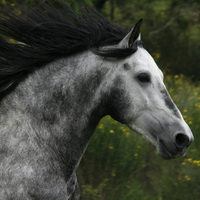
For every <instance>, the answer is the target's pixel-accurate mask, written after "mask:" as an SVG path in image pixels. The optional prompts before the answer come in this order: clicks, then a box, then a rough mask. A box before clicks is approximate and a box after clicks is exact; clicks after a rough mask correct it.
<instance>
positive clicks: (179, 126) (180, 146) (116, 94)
mask: <svg viewBox="0 0 200 200" xmlns="http://www.w3.org/2000/svg"><path fill="white" fill-rule="evenodd" d="M141 22H142V20H140V21H138V22H137V23H136V25H135V26H134V27H133V28H132V30H131V31H130V32H129V33H128V34H127V35H126V36H125V37H124V39H122V40H121V41H120V42H119V44H118V45H116V46H115V48H116V49H120V48H121V49H131V48H132V49H135V52H134V53H133V54H132V55H131V56H128V57H126V58H125V59H119V60H118V62H116V64H115V66H114V68H115V70H114V72H113V75H112V77H113V79H112V84H111V86H110V91H109V95H108V97H107V101H106V103H107V109H108V113H109V114H110V115H111V116H112V117H113V118H114V119H116V120H118V121H119V122H121V123H124V124H126V125H127V126H128V127H130V129H132V130H134V131H136V132H137V133H139V134H141V135H142V136H143V137H144V138H146V139H147V140H149V141H150V142H151V143H153V144H154V145H155V146H156V147H157V149H158V153H159V155H160V156H161V157H163V158H164V159H171V158H175V157H179V156H183V155H184V154H185V151H186V148H187V147H188V146H189V145H190V143H191V142H192V141H193V135H192V132H191V130H190V128H189V126H188V125H187V124H186V122H185V121H184V119H183V117H182V115H181V113H180V111H179V110H178V108H177V106H176V105H175V104H174V102H173V100H172V99H171V97H170V95H169V93H168V91H167V89H166V87H165V85H164V83H163V73H162V72H161V70H160V69H159V68H158V66H157V65H156V63H155V61H154V60H153V58H152V57H151V55H150V54H149V53H148V52H147V51H146V50H145V49H144V48H143V46H142V42H141V39H140V30H139V29H140V25H141Z"/></svg>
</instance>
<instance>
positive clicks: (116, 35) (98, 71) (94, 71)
mask: <svg viewBox="0 0 200 200" xmlns="http://www.w3.org/2000/svg"><path fill="white" fill-rule="evenodd" d="M8 9H9V8H6V9H3V10H1V17H0V93H1V98H0V199H2V200H11V199H15V200H33V199H34V200H79V199H80V192H79V186H78V183H77V177H76V169H77V167H78V166H79V163H80V161H81V158H82V156H83V154H84V152H85V150H86V148H87V145H88V143H89V141H90V138H91V136H92V134H93V132H94V130H95V128H96V126H97V125H98V123H99V121H100V119H101V118H103V117H104V116H106V115H110V116H111V117H112V118H113V119H115V120H117V121H118V122H120V123H123V124H126V125H127V126H128V127H129V128H130V129H131V130H133V131H135V132H137V133H139V134H141V135H142V136H143V137H144V138H146V139H147V140H149V141H150V142H151V143H152V144H153V145H155V147H156V148H157V151H158V154H159V155H160V156H161V157H162V158H164V159H172V158H177V157H180V156H183V155H185V152H186V149H187V147H188V146H189V145H190V144H191V142H192V141H193V135H192V132H191V130H190V128H189V126H188V125H187V124H186V122H185V121H184V119H183V117H182V115H181V113H180V111H179V110H178V108H177V107H176V105H175V104H174V102H173V100H172V99H171V97H170V95H169V93H168V91H167V89H166V87H165V85H164V83H163V73H162V72H161V70H160V69H159V68H158V66H157V65H156V63H155V61H154V60H153V58H152V57H151V55H150V54H149V53H148V52H147V50H146V49H145V48H144V46H143V42H142V41H141V34H140V27H141V24H142V19H140V20H139V21H138V22H137V23H135V25H134V26H133V27H132V28H130V29H129V28H125V27H122V26H120V25H117V24H115V23H113V22H111V21H109V20H107V19H106V18H105V17H103V16H102V15H101V14H99V13H98V12H97V11H95V10H94V9H92V8H90V7H88V8H87V7H86V8H80V10H81V11H80V12H79V14H78V13H77V12H75V11H74V10H73V9H72V8H70V6H68V5H64V6H63V9H62V11H60V10H57V9H56V8H54V7H53V6H50V5H46V6H42V7H28V8H26V10H24V11H22V12H21V14H20V15H18V14H16V13H15V12H14V11H11V10H9V11H8Z"/></svg>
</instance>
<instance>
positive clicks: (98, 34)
mask: <svg viewBox="0 0 200 200" xmlns="http://www.w3.org/2000/svg"><path fill="white" fill-rule="evenodd" d="M64 10H65V11H64V12H62V13H61V11H58V10H56V9H55V8H53V7H52V6H43V7H42V8H30V7H29V8H26V11H23V12H22V13H23V14H20V15H17V14H15V13H14V12H12V11H10V10H9V11H8V10H7V9H5V10H4V11H2V10H1V13H0V94H1V96H2V93H3V92H6V91H7V90H9V89H10V88H12V87H13V86H15V85H16V84H17V83H18V82H19V81H20V80H21V79H23V78H24V77H26V75H27V74H28V73H30V72H32V71H34V70H35V69H36V68H37V67H40V66H42V65H43V64H45V63H47V62H50V61H52V60H54V59H56V58H58V57H62V56H69V55H72V54H76V53H79V52H82V51H84V50H87V49H91V50H92V51H94V52H95V53H96V54H99V55H102V56H109V57H117V58H120V57H126V56H128V55H131V54H132V53H134V52H135V51H136V50H135V49H128V48H127V49H121V50H120V49H116V50H109V51H108V50H107V51H102V50H99V49H98V47H100V46H107V45H114V44H117V43H118V42H119V41H120V40H121V39H122V38H123V37H124V36H125V35H126V34H127V33H128V31H129V30H128V29H126V28H124V27H121V26H119V25H117V24H114V23H112V22H110V21H108V20H107V19H105V18H104V17H103V16H101V15H100V14H99V13H98V12H96V11H95V10H94V9H92V8H87V9H86V10H83V9H81V8H80V10H81V14H79V15H78V14H77V13H75V12H74V11H73V10H72V9H71V8H70V7H68V6H67V5H65V8H64Z"/></svg>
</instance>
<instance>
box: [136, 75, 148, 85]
mask: <svg viewBox="0 0 200 200" xmlns="http://www.w3.org/2000/svg"><path fill="white" fill-rule="evenodd" d="M137 78H138V80H139V81H140V82H142V83H148V82H150V76H149V74H147V73H141V74H139V75H138V76H137Z"/></svg>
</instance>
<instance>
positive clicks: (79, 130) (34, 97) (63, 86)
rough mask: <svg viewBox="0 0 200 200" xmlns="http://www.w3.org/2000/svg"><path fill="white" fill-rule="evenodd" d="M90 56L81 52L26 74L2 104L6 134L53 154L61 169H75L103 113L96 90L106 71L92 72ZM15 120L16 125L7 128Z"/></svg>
mask: <svg viewBox="0 0 200 200" xmlns="http://www.w3.org/2000/svg"><path fill="white" fill-rule="evenodd" d="M94 57H95V56H94V55H93V54H91V53H88V52H85V53H83V54H81V55H77V56H75V57H71V58H70V57H69V58H66V59H60V60H57V61H55V62H53V63H51V64H48V65H46V66H45V67H42V68H40V69H38V70H36V71H35V72H34V73H33V74H31V75H29V77H27V79H26V80H24V81H23V82H22V83H21V84H20V85H18V87H17V88H16V89H15V91H13V92H12V93H11V94H10V95H8V96H7V97H6V98H5V99H4V100H3V102H2V106H1V109H0V113H1V117H2V118H3V117H4V119H5V120H1V122H4V126H6V127H7V128H6V130H7V132H11V133H9V134H15V133H16V132H18V133H20V134H18V135H19V137H25V136H26V137H27V135H28V137H29V140H30V137H31V140H32V144H33V143H34V142H35V145H37V146H38V147H39V148H42V147H45V148H44V149H45V151H48V149H49V150H50V149H51V150H53V152H55V156H56V157H57V159H60V160H62V162H64V163H65V166H66V167H69V166H70V167H72V166H74V167H76V166H77V164H78V163H79V161H80V158H81V156H82V154H83V153H84V151H85V149H86V147H87V144H88V142H89V139H90V137H91V134H92V132H93V131H94V129H95V127H96V126H97V124H98V122H99V120H100V119H101V118H102V116H103V115H104V112H103V109H102V107H101V92H102V91H101V90H102V87H103V86H102V82H103V81H102V80H103V79H104V76H105V73H106V70H105V71H103V69H102V68H101V66H99V68H98V62H97V61H96V62H91V63H89V61H92V60H93V59H94ZM5 107H6V109H5ZM5 110H7V111H6V112H5ZM3 112H4V113H3ZM6 119H9V122H8V120H7V122H6ZM16 121H17V123H18V124H19V126H15V128H13V124H16ZM15 135H16V134H15ZM19 139H20V138H19ZM51 152H52V151H51ZM72 168H73V167H72Z"/></svg>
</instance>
